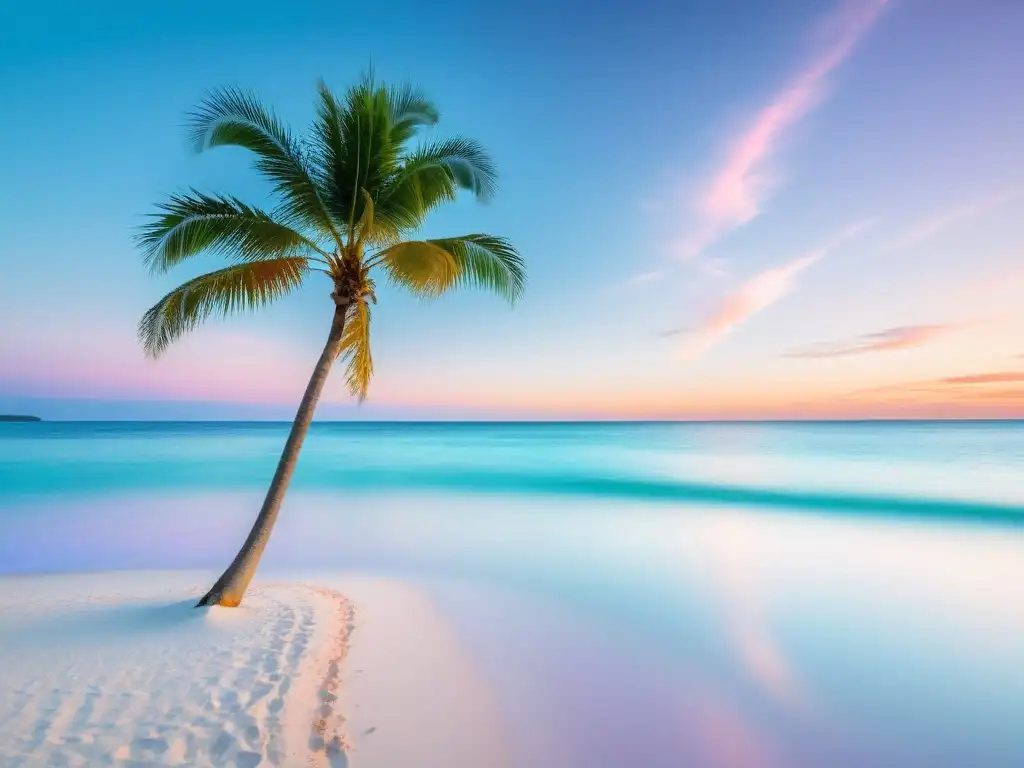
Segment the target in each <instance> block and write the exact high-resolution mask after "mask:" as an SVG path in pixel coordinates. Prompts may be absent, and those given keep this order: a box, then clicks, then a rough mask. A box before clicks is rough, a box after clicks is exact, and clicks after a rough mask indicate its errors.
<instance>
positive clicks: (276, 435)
mask: <svg viewBox="0 0 1024 768" xmlns="http://www.w3.org/2000/svg"><path fill="white" fill-rule="evenodd" d="M286 432H287V425H286V424H276V423H274V424H270V423H138V422H133V423H45V422H44V423H38V424H0V572H5V573H32V572H49V571H81V570H109V569H127V568H194V569H207V570H210V571H211V575H216V574H215V573H214V571H215V570H216V569H217V568H218V566H222V565H224V564H225V563H226V561H227V560H228V559H230V557H231V556H232V555H233V554H234V551H235V549H236V547H237V546H238V545H239V544H240V542H241V539H242V538H243V537H244V535H245V533H246V531H247V529H248V526H249V524H250V523H251V520H252V517H253V515H254V514H255V512H256V510H257V508H258V505H259V502H260V500H261V494H262V491H263V490H264V488H265V485H266V483H267V481H268V479H269V477H270V475H271V474H272V472H273V468H274V464H275V462H276V459H277V455H278V452H279V451H280V448H281V445H282V444H283V441H284V438H285V435H286ZM1022 468H1024V423H1018V422H959V423H948V422H884V423H776V424H761V423H756V424H755V423H731V424H668V423H658V424H426V423H410V424H404V423H387V424H372V423H352V424H326V423H325V424H316V425H314V427H313V428H312V430H311V433H310V436H309V438H308V440H307V443H306V446H305V449H304V452H303V455H302V459H301V461H300V465H299V468H298V471H297V472H296V475H295V479H294V483H293V486H292V490H291V492H290V494H289V497H288V500H287V502H286V505H285V508H284V510H283V512H282V515H281V518H280V521H279V523H278V529H277V530H276V532H275V536H274V539H273V541H272V543H271V546H270V547H269V549H268V551H267V554H266V557H265V560H264V567H263V570H261V575H267V576H268V577H270V576H273V575H274V574H276V573H281V574H283V573H288V574H296V573H300V574H301V573H307V572H308V573H316V572H318V571H322V570H324V569H332V570H336V569H346V570H356V571H361V572H370V573H377V574H381V575H389V576H398V577H401V578H405V579H410V580H413V581H415V582H417V583H419V584H421V585H422V586H423V587H424V589H427V590H429V591H430V592H431V594H432V595H433V596H434V598H435V600H436V601H437V604H438V605H439V606H440V607H441V608H442V609H443V610H444V612H445V613H446V615H448V617H449V618H450V619H451V621H452V623H453V625H454V626H455V627H456V629H457V630H458V632H459V634H460V637H462V638H463V640H464V642H465V644H466V647H467V653H470V654H472V656H473V657H474V660H475V661H476V662H477V663H478V664H479V665H480V668H481V670H482V671H483V674H485V675H486V676H487V677H488V678H489V679H490V681H491V682H492V683H493V688H494V690H495V691H496V694H495V695H496V696H497V698H498V701H499V704H500V706H501V709H502V711H503V712H504V713H505V716H506V719H507V721H508V724H509V728H510V730H512V731H513V732H514V733H516V734H518V737H517V739H516V740H515V741H516V749H517V750H518V755H517V757H518V758H519V759H520V760H521V764H528V765H531V766H535V767H536V766H552V768H554V767H555V766H575V765H580V766H584V765H585V766H606V765H607V766H621V765H643V766H652V767H653V766H677V765H695V766H704V765H707V766H719V765H721V766H804V765H806V766H826V765H827V766H847V765H848V766H880V765H881V766H886V765H893V766H911V765H915V766H916V765H921V766H932V765H934V766H968V765H971V766H973V765H978V766H1008V767H1010V766H1022V765H1024V727H1021V725H1020V723H1021V721H1022V718H1024V472H1022V471H1021V470H1022Z"/></svg>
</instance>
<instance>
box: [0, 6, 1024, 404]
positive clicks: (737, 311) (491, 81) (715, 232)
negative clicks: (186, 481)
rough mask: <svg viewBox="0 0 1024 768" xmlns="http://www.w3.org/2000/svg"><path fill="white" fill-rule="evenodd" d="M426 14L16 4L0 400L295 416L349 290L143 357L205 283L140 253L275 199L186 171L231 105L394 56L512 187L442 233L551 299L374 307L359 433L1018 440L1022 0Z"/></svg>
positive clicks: (3, 85) (1023, 175) (273, 98)
mask: <svg viewBox="0 0 1024 768" xmlns="http://www.w3.org/2000/svg"><path fill="white" fill-rule="evenodd" d="M553 6H555V7H553ZM425 7H426V6H422V5H420V4H417V3H411V2H410V3H405V2H399V3H394V4H387V5H386V7H382V6H379V5H373V4H366V3H358V4H357V3H341V2H331V3H326V2H324V3H319V2H293V3H290V4H285V5H282V4H280V3H276V4H268V3H264V2H247V3H245V4H236V5H234V6H232V5H230V4H208V3H198V2H196V3H192V2H182V3H178V4H175V5H173V6H168V5H159V4H143V3H108V2H97V3H93V4H89V5H86V4H83V3H77V2H76V3H60V2H58V3H7V4H5V6H4V7H3V9H0V103H2V104H3V115H4V120H3V121H2V122H0V146H2V147H3V149H2V155H0V157H2V164H0V168H2V176H3V180H4V183H3V185H2V186H0V205H2V209H3V211H4V222H5V226H4V227H3V228H2V230H0V270H2V271H0V275H2V277H0V326H2V327H3V329H4V332H3V334H2V336H0V411H23V410H30V411H34V412H38V413H40V414H41V415H43V416H44V417H50V418H83V417H91V418H117V417H131V418H180V417H245V416H252V417H264V416H280V417H286V416H288V415H290V412H291V409H292V408H293V405H294V403H295V402H297V400H298V397H299V395H300V394H301V390H302V387H303V385H304V381H305V377H306V376H307V375H308V370H309V368H310V366H311V365H312V363H313V361H314V360H315V358H316V355H317V353H318V349H319V345H320V344H321V342H322V340H323V336H324V334H325V333H326V325H325V324H326V323H327V322H328V321H327V320H326V317H327V315H328V314H329V311H330V307H329V303H328V300H327V295H326V294H327V293H328V292H329V287H328V286H326V285H324V286H317V285H313V286H312V287H311V288H310V289H309V290H307V291H306V292H304V293H302V294H300V295H298V296H296V297H293V298H290V299H288V300H287V301H285V302H283V303H281V304H280V305H278V306H276V307H275V308H273V309H272V310H271V311H269V312H267V313H265V314H263V315H259V316H253V317H244V318H238V319H235V320H232V321H230V322H228V323H211V324H210V325H208V326H207V327H205V328H203V329H201V330H200V331H198V332H196V333H195V334H194V335H193V337H190V338H189V339H187V340H185V341H184V342H183V343H182V344H181V346H180V348H178V349H175V350H172V351H171V352H170V353H169V354H168V355H167V356H166V358H164V359H161V360H160V361H158V362H153V361H148V360H145V359H144V358H143V356H142V352H141V350H140V349H139V347H138V345H137V343H136V341H135V338H134V329H135V323H136V322H137V320H138V317H139V316H140V315H141V313H142V312H143V311H144V310H145V309H146V308H147V307H148V306H149V305H151V304H152V303H153V302H154V301H156V300H157V299H158V298H159V297H160V296H161V295H162V294H163V292H164V291H166V290H167V289H168V288H169V287H171V286H172V284H174V283H176V282H179V281H181V280H183V279H185V278H186V277H189V276H191V275H192V274H194V272H189V271H188V270H182V271H181V272H179V273H172V274H171V275H169V276H166V277H161V278H154V277H151V276H149V275H148V274H147V273H146V272H145V271H144V270H143V268H142V266H141V263H140V260H139V257H138V254H137V253H136V252H135V251H134V249H133V246H132V244H131V241H130V235H131V231H132V228H133V227H134V226H136V225H137V224H138V223H139V222H140V221H141V218H142V216H143V215H144V214H146V213H147V212H149V211H151V210H152V206H153V204H154V203H155V202H157V201H158V200H160V199H161V198H163V197H164V196H165V195H166V194H167V193H169V192H173V191H175V190H177V189H180V188H183V187H188V186H195V187H198V188H200V189H205V190H212V191H224V192H230V193H233V194H236V195H239V196H241V197H243V198H246V199H251V200H252V201H254V202H259V201H260V200H261V198H262V196H263V195H264V189H263V187H261V186H260V184H259V183H258V181H256V180H255V179H254V177H253V175H252V173H251V171H250V169H249V167H248V165H247V163H246V161H245V158H244V157H243V156H242V155H240V154H238V153H235V152H232V151H229V150H225V151H222V152H215V153H210V154H207V155H203V156H195V155H193V154H191V153H190V152H189V151H188V150H187V148H186V146H185V142H184V138H183V131H182V128H181V126H182V123H183V116H184V113H185V112H186V111H187V110H188V109H189V108H190V107H192V106H194V105H195V104H196V103H197V101H198V100H199V99H200V98H201V97H202V96H203V93H204V91H205V90H206V89H207V88H210V87H214V86H222V85H239V86H243V87H246V88H251V89H253V90H255V91H256V92H257V93H258V94H259V95H260V96H261V97H262V98H264V99H265V100H266V101H267V102H269V103H271V104H273V105H274V106H275V108H276V109H277V111H278V112H279V114H281V116H282V117H284V118H285V119H286V120H288V122H289V123H291V124H292V126H293V127H294V128H296V129H297V130H298V129H301V128H302V127H304V126H305V125H306V124H307V123H308V121H309V119H310V118H311V114H312V104H313V97H314V93H315V84H316V80H317V78H318V77H320V76H322V77H324V78H325V79H326V80H327V81H328V82H329V83H330V84H331V85H332V86H333V87H334V88H336V89H339V90H340V89H343V88H345V87H346V86H347V85H348V84H349V83H350V82H351V81H352V80H353V79H355V78H356V77H358V76H359V74H360V73H361V72H362V71H363V70H365V69H366V67H367V66H368V65H369V64H370V62H371V61H372V63H373V66H374V68H375V70H376V72H377V74H378V75H379V76H380V77H381V78H383V79H388V80H412V81H414V82H416V83H418V84H420V85H421V86H422V87H423V88H424V89H426V90H427V91H428V93H429V94H430V95H431V96H432V97H433V98H434V99H435V100H436V101H437V102H438V103H439V105H440V107H441V110H442V120H441V124H440V126H439V129H438V130H439V132H442V133H443V132H446V131H448V132H458V133H461V134H466V135H469V136H472V137H474V138H477V139H479V140H480V141H481V142H483V143H484V144H485V145H486V146H487V147H488V148H489V149H490V151H491V152H492V154H493V155H494V157H495V158H496V160H497V162H498V164H499V167H500V169H501V171H502V187H501V192H500V194H499V196H498V197H497V199H496V200H495V201H494V202H493V203H491V204H490V205H489V206H486V207H482V206H479V205H476V204H473V203H470V202H466V203H464V204H463V203H460V204H458V205H456V206H454V207H453V208H452V209H451V210H449V211H445V212H443V213H441V214H438V215H437V216H436V217H435V218H434V219H432V220H431V221H430V222H429V225H428V229H429V232H428V234H453V233H464V232H475V231H488V232H494V233H496V234H501V235H505V236H507V237H509V238H511V239H512V240H513V241H514V242H515V243H516V244H517V245H518V247H519V248H520V250H521V251H522V252H523V253H524V255H525V256H526V258H527V261H528V265H529V273H530V279H529V285H528V291H527V297H526V299H525V300H524V301H523V302H522V304H521V305H520V306H519V307H518V308H516V309H515V310H509V309H508V308H507V307H505V306H504V305H503V304H501V303H500V302H499V301H497V300H495V299H493V298H491V297H489V296H487V295H477V294H463V295H459V296H452V297H446V298H445V299H443V300H441V301H439V302H436V303H434V304H432V305H427V304H423V303H420V302H418V301H415V300H412V299H410V298H408V297H406V296H403V295H401V294H399V293H396V292H393V291H390V290H388V291H385V292H383V294H382V296H381V305H380V307H379V309H378V311H377V313H376V314H375V318H374V322H375V327H374V334H375V337H376V338H375V346H374V355H375V361H376V366H377V376H376V378H375V381H374V384H373V385H372V387H371V394H370V401H369V402H368V403H367V405H365V406H364V407H363V408H362V409H361V410H360V411H359V413H358V415H359V416H361V417H369V418H387V417H432V416H442V417H459V416H470V417H509V418H519V417H529V416H542V417H567V418H571V417H733V416H735V417H752V416H804V415H807V416H820V415H826V416H845V415H854V416H865V415H882V416H884V415H907V416H915V415H925V416H929V415H937V416H946V415H952V416H958V415H965V416H975V415H1011V416H1012V415H1024V360H1022V359H1021V358H1020V356H1021V355H1022V354H1024V342H1021V341H1020V338H1021V334H1020V332H1021V330H1024V322H1022V320H1024V315H1022V310H1021V309H1020V307H1021V302H1020V296H1021V294H1022V290H1024V216H1022V215H1021V211H1022V209H1024V88H1022V86H1021V76H1020V74H1021V73H1022V72H1024V46H1022V45H1021V44H1020V41H1021V40H1022V39H1024V3H1014V2H1007V1H1006V0H976V1H975V2H971V3H966V2H958V1H956V0H927V1H926V0H889V2H885V0H849V1H847V2H844V1H843V0H813V1H812V0H778V1H776V2H772V3H765V2H757V1H756V0H747V1H746V2H740V0H724V1H722V0H703V1H702V2H680V1H677V2H645V1H644V0H640V1H639V2H628V3H627V2H603V3H589V2H582V1H581V0H573V1H572V2H567V3H562V4H551V3H547V2H540V1H539V0H536V1H535V0H528V1H527V2H516V3H511V2H509V3H500V2H491V3H468V2H442V3H437V4H433V5H431V6H429V8H430V10H429V12H426V11H424V10H423V9H424V8H425ZM212 263H213V262H212V261H211V262H210V264H199V265H197V268H198V267H201V266H210V265H211V264H212ZM321 294H323V295H321ZM326 398H327V402H326V403H325V407H324V409H323V414H324V415H326V416H349V415H353V413H354V411H355V409H354V407H353V406H351V405H350V404H349V403H348V402H347V398H346V396H345V390H344V386H343V382H342V381H341V377H340V376H338V377H336V380H334V381H332V382H331V384H330V386H329V390H328V393H327V395H326Z"/></svg>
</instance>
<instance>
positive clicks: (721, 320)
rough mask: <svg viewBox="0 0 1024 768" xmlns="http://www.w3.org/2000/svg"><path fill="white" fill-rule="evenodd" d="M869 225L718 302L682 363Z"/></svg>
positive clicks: (691, 340)
mask: <svg viewBox="0 0 1024 768" xmlns="http://www.w3.org/2000/svg"><path fill="white" fill-rule="evenodd" d="M870 225H871V222H870V221H862V222H858V223H857V224H854V225H853V226H851V227H847V228H846V229H844V230H843V231H842V232H840V233H839V234H837V235H836V236H835V237H833V238H832V239H831V240H830V241H829V242H828V243H827V244H826V245H825V246H823V247H821V248H818V249H817V250H815V251H811V252H810V253H808V254H806V255H804V256H801V257H799V258H796V259H793V260H792V261H788V262H786V263H785V264H782V265H780V266H777V267H772V268H771V269H767V270H765V271H764V272H760V273H758V274H756V275H754V276H753V277H752V278H750V279H749V280H747V281H746V282H745V283H743V284H742V285H740V286H739V288H737V289H736V290H735V291H733V292H732V293H729V294H727V295H726V296H725V298H724V299H722V301H721V303H720V304H719V305H718V308H717V309H716V310H715V311H714V312H712V313H711V315H710V316H709V317H708V318H707V319H706V320H705V321H704V322H703V323H702V324H701V325H700V326H699V327H698V328H696V329H695V330H694V331H693V332H691V333H690V334H688V335H687V338H686V340H685V341H684V343H683V345H682V347H681V351H680V354H681V356H682V358H683V359H684V360H694V359H696V358H698V357H700V356H701V355H703V354H704V353H705V352H707V351H708V350H709V349H711V348H712V347H714V346H715V345H716V344H718V343H720V342H721V341H723V340H724V339H725V338H726V337H728V336H729V334H730V333H732V332H733V330H734V329H735V328H736V327H737V326H739V325H741V324H742V323H744V322H745V321H747V320H748V319H749V318H751V317H752V316H754V315H756V314H758V313H759V312H763V311H764V310H766V309H768V307H770V306H772V305H773V304H775V303H776V302H778V301H779V300H780V299H782V298H783V297H784V296H786V295H787V294H789V293H790V292H791V291H793V289H794V288H795V287H796V279H797V277H798V276H799V275H800V273H801V272H803V271H804V270H805V269H807V268H808V267H810V266H811V265H812V264H814V263H816V262H817V261H819V260H820V259H821V258H822V257H824V256H825V255H826V254H827V253H828V252H829V251H830V250H832V249H833V248H835V247H836V246H838V245H839V244H840V243H841V242H842V241H844V240H846V239H848V238H850V237H853V236H854V235H856V234H858V233H859V232H861V231H862V230H864V229H865V228H867V227H868V226H870Z"/></svg>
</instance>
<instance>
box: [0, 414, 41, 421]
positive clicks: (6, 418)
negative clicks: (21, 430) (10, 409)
mask: <svg viewBox="0 0 1024 768" xmlns="http://www.w3.org/2000/svg"><path fill="white" fill-rule="evenodd" d="M0 421H42V419H40V418H39V417H38V416H16V415H11V414H5V413H0Z"/></svg>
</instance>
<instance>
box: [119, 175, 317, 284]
mask: <svg viewBox="0 0 1024 768" xmlns="http://www.w3.org/2000/svg"><path fill="white" fill-rule="evenodd" d="M157 208H158V209H159V210H160V211H161V212H160V213H157V214H153V215H151V217H150V219H151V220H150V222H149V223H148V224H145V225H144V226H143V227H142V229H141V231H140V233H139V234H138V236H137V238H136V239H137V241H138V243H139V245H140V246H141V248H142V252H143V261H144V262H145V264H146V265H147V266H148V267H149V268H150V269H151V270H153V271H154V272H165V271H167V270H168V269H170V268H171V267H173V266H175V265H177V264H180V263H181V262H182V261H184V260H185V259H187V258H189V257H191V256H195V255H196V254H198V253H201V252H203V251H211V252H213V253H218V254H220V255H223V256H226V257H228V258H230V259H231V260H232V261H238V262H246V261H254V260H256V259H267V258H273V257H275V256H285V255H289V254H296V253H297V252H301V251H304V250H306V251H315V252H318V253H320V254H324V252H323V251H322V250H320V248H319V247H318V246H317V244H316V243H314V242H313V241H312V240H309V239H308V238H306V237H305V236H303V235H302V234H300V233H299V232H296V231H295V230H294V229H292V228H291V227H289V226H287V225H285V224H282V223H280V222H277V221H275V220H274V219H273V217H272V216H271V215H270V214H268V213H265V212H264V211H261V210H260V209H258V208H255V207H253V206H250V205H246V204H245V203H243V202H241V201H240V200H238V199H236V198H233V197H226V196H220V195H205V194H202V193H200V192H196V191H195V190H192V192H191V193H190V194H185V195H173V196H172V197H171V198H170V200H168V202H166V203H162V204H160V205H158V206H157ZM324 255H326V254H324Z"/></svg>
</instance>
